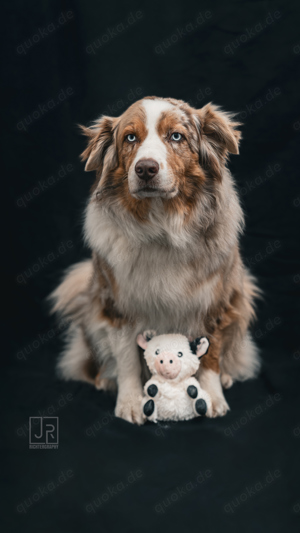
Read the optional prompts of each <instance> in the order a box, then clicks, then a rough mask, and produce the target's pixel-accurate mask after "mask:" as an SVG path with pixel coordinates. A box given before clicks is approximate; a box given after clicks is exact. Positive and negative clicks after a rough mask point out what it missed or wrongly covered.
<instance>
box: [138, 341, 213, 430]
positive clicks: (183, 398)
mask: <svg viewBox="0 0 300 533" xmlns="http://www.w3.org/2000/svg"><path fill="white" fill-rule="evenodd" d="M137 343H138V345H139V346H140V347H141V348H143V350H145V354H144V355H145V360H146V363H147V365H148V367H149V370H150V372H151V374H152V378H151V379H150V380H149V381H147V383H146V385H145V387H144V392H145V397H144V398H143V403H142V409H143V412H144V415H145V416H146V417H147V418H148V420H151V421H152V422H157V421H158V420H188V419H190V418H194V417H196V416H204V415H205V414H206V413H207V412H211V408H212V407H211V399H210V396H209V394H208V393H207V392H205V391H204V390H203V389H201V387H200V385H199V382H198V381H197V379H196V378H195V377H193V376H194V374H195V373H196V372H197V370H198V368H199V364H200V358H201V357H202V356H203V355H205V354H206V353H207V351H208V347H209V341H208V339H207V338H206V337H200V338H198V339H196V340H194V341H192V342H189V341H188V339H187V337H185V336H184V335H179V334H169V335H158V336H155V332H153V331H145V332H144V333H143V334H140V335H138V337H137Z"/></svg>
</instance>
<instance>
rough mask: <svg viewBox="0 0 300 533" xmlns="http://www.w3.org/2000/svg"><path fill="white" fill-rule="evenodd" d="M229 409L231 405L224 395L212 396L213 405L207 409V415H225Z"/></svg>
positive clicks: (211, 416) (213, 416) (210, 416)
mask: <svg viewBox="0 0 300 533" xmlns="http://www.w3.org/2000/svg"><path fill="white" fill-rule="evenodd" d="M229 409H230V407H229V405H228V403H227V402H226V400H225V398H224V396H223V397H221V396H215V397H214V398H212V407H211V409H210V410H209V411H207V413H206V416H208V417H209V418H216V417H217V416H224V415H226V413H227V411H229Z"/></svg>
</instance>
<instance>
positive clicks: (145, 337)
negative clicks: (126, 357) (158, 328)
mask: <svg viewBox="0 0 300 533" xmlns="http://www.w3.org/2000/svg"><path fill="white" fill-rule="evenodd" d="M155 335H156V333H155V331H153V330H150V329H148V330H146V331H144V333H143V334H142V333H140V334H139V335H138V336H137V339H136V342H137V343H138V345H139V346H140V348H142V349H143V350H146V348H147V344H148V342H149V341H151V339H152V338H153V337H155Z"/></svg>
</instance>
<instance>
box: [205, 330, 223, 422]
mask: <svg viewBox="0 0 300 533" xmlns="http://www.w3.org/2000/svg"><path fill="white" fill-rule="evenodd" d="M209 340H210V347H209V351H208V353H207V354H206V355H205V356H204V357H203V358H202V359H201V364H200V370H199V374H198V379H199V382H200V385H201V387H202V388H203V389H204V390H205V391H206V392H208V394H209V395H210V397H211V401H212V409H211V411H210V412H207V415H206V416H208V417H216V416H224V415H226V413H227V411H228V410H229V405H228V403H227V402H226V400H225V398H224V394H223V390H222V385H221V375H220V365H219V356H220V341H218V339H217V338H213V337H212V338H210V339H209Z"/></svg>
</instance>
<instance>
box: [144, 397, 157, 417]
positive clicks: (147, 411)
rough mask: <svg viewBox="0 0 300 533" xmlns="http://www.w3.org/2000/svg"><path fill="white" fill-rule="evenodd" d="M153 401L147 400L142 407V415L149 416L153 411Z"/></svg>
mask: <svg viewBox="0 0 300 533" xmlns="http://www.w3.org/2000/svg"><path fill="white" fill-rule="evenodd" d="M154 406H155V404H154V401H153V400H148V401H147V402H146V403H145V405H144V415H146V416H151V415H152V413H153V411H154Z"/></svg>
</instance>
